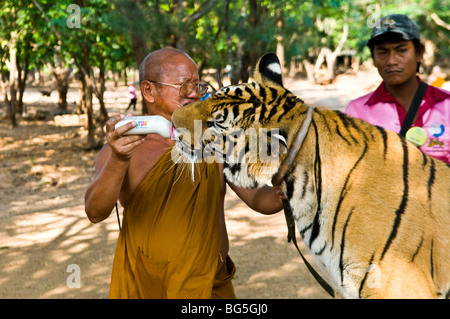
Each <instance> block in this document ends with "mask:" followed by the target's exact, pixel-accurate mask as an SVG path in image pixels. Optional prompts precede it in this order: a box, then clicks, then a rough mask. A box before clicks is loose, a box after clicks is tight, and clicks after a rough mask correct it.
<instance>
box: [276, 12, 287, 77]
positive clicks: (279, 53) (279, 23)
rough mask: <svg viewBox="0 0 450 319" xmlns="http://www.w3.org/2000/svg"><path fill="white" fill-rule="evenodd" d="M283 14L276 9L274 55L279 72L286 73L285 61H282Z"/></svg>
mask: <svg viewBox="0 0 450 319" xmlns="http://www.w3.org/2000/svg"><path fill="white" fill-rule="evenodd" d="M283 24H284V21H283V14H282V12H281V9H280V8H277V29H278V34H277V51H276V54H277V56H278V59H279V60H280V65H281V72H282V73H283V74H285V73H286V67H285V65H286V64H285V60H284V46H283Z"/></svg>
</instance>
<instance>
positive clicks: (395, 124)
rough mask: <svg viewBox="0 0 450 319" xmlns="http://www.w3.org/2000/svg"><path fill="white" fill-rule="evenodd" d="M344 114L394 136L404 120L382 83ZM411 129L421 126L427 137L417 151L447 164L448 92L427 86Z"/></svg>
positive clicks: (449, 133) (449, 157)
mask: <svg viewBox="0 0 450 319" xmlns="http://www.w3.org/2000/svg"><path fill="white" fill-rule="evenodd" d="M419 81H420V79H419ZM345 113H346V114H348V115H350V116H353V117H356V118H359V119H362V120H364V121H366V122H369V123H371V124H373V125H378V126H381V127H383V128H385V129H388V130H391V131H394V132H396V133H399V132H400V128H401V126H402V123H403V120H404V119H405V116H406V113H405V110H404V109H403V108H402V106H401V105H400V103H399V102H398V101H397V99H396V98H395V97H394V96H393V95H391V94H390V93H389V92H387V91H386V89H385V87H384V82H382V83H381V84H380V86H379V87H378V88H377V89H376V90H375V91H373V92H371V93H369V94H366V95H364V96H361V97H360V98H357V99H356V100H353V101H351V102H350V104H349V105H348V106H347V108H346V109H345ZM412 126H420V127H422V128H423V129H424V130H425V132H426V133H427V136H428V139H427V141H426V143H425V144H424V145H423V146H421V147H420V150H421V151H422V152H424V153H425V154H428V155H430V156H433V157H435V158H437V159H439V160H441V161H444V162H446V163H450V92H448V91H445V90H442V89H439V88H437V87H434V86H428V88H427V90H426V92H425V96H424V97H423V100H422V103H421V105H420V107H419V111H418V114H417V119H416V122H415V123H414V124H413V125H412Z"/></svg>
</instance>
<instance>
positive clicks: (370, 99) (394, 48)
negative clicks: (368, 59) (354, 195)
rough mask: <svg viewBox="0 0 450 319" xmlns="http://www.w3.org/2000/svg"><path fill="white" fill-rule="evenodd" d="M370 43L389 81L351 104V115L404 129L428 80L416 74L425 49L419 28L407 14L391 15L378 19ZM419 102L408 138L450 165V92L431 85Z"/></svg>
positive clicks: (371, 49)
mask: <svg viewBox="0 0 450 319" xmlns="http://www.w3.org/2000/svg"><path fill="white" fill-rule="evenodd" d="M367 45H368V47H369V48H370V51H371V54H372V58H373V61H374V65H375V67H376V68H377V69H378V73H379V74H380V76H381V77H382V79H383V82H381V84H380V86H379V87H378V88H377V89H376V90H375V91H374V92H371V93H369V94H367V95H364V96H362V97H360V98H358V99H356V100H353V101H352V102H350V104H349V105H348V106H347V108H346V109H345V113H346V114H348V115H351V116H353V117H357V118H360V119H362V120H365V121H367V122H369V123H371V124H374V125H378V126H381V127H383V128H385V129H388V130H391V131H394V132H396V133H400V130H401V128H402V125H403V124H404V120H405V118H406V115H407V114H408V111H409V110H410V108H411V106H412V103H413V99H414V96H415V94H416V92H417V91H418V88H419V85H420V84H421V82H422V81H421V79H420V78H419V77H418V76H417V75H416V73H417V71H418V69H419V66H420V62H421V61H422V58H423V53H424V46H423V44H422V43H421V42H420V32H419V28H418V26H417V24H416V23H415V22H413V21H412V20H410V19H409V18H408V17H407V16H405V15H400V14H391V15H388V16H386V17H383V18H381V19H380V21H378V23H377V24H376V26H375V27H374V28H373V30H372V35H371V37H370V40H369V42H368V43H367ZM424 89H425V88H424ZM418 101H420V96H419V100H418ZM419 103H420V104H418V110H417V111H415V110H414V108H412V109H413V110H412V111H411V112H410V113H411V114H410V115H409V116H412V119H415V120H413V121H412V125H411V131H410V132H408V133H406V138H407V139H408V140H410V141H413V142H414V143H415V144H416V145H417V146H419V147H420V150H421V151H422V152H424V153H425V154H428V155H430V156H433V157H435V158H437V159H439V160H442V161H444V162H446V163H450V92H447V91H445V90H442V89H439V88H436V87H434V86H428V87H426V91H425V93H424V95H423V98H422V100H421V102H419ZM407 129H410V128H409V127H406V128H404V129H403V130H407ZM403 130H402V132H403ZM415 137H417V138H415ZM417 140H422V141H421V142H420V141H419V142H417ZM421 144H422V145H421Z"/></svg>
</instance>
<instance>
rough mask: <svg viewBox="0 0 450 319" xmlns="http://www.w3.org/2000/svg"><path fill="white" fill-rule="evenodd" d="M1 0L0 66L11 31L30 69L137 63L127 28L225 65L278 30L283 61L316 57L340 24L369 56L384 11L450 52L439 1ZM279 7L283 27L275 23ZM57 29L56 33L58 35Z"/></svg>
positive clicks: (444, 7) (447, 16) (446, 9)
mask: <svg viewBox="0 0 450 319" xmlns="http://www.w3.org/2000/svg"><path fill="white" fill-rule="evenodd" d="M36 1H37V2H38V3H39V5H40V6H41V7H42V10H43V11H44V12H45V14H46V17H47V19H48V20H49V21H46V19H45V18H44V15H43V14H42V12H41V11H40V10H38V8H36V6H35V5H34V3H33V1H26V0H3V1H2V2H0V56H1V57H2V58H1V59H2V60H1V63H0V71H3V70H7V66H6V64H5V60H6V57H7V50H8V43H9V40H10V38H11V34H12V32H18V33H19V40H18V41H17V43H16V46H17V48H18V49H19V50H18V52H19V54H20V55H25V54H31V60H30V66H29V68H41V67H42V66H43V65H44V64H45V63H46V62H50V63H52V64H53V63H55V59H62V60H64V61H65V62H66V63H73V58H76V59H78V60H82V59H83V58H86V51H83V48H86V47H87V48H88V54H89V57H88V58H89V64H90V66H91V67H94V66H100V65H104V67H105V68H106V69H107V70H111V71H113V72H121V71H122V70H123V69H124V68H125V67H129V66H134V67H137V64H136V62H135V60H134V57H133V50H132V46H131V39H130V35H131V34H133V32H134V33H137V34H139V35H142V36H144V38H145V41H146V45H147V48H148V50H149V51H151V50H154V49H158V48H161V47H164V46H176V47H179V48H181V49H184V50H186V51H187V52H189V53H190V54H191V55H192V56H193V58H194V59H195V60H196V61H197V62H199V63H201V64H202V67H204V68H224V67H225V66H226V65H227V64H230V63H235V62H236V58H237V52H238V51H239V50H242V56H243V57H244V58H245V57H247V56H250V57H252V56H253V55H259V54H262V53H264V52H267V51H275V50H276V46H277V36H280V35H281V36H282V44H283V46H284V49H285V60H286V62H287V63H289V61H291V60H299V61H300V60H304V59H314V57H315V56H317V55H318V53H319V52H320V49H321V48H322V47H329V48H330V49H331V50H334V49H335V48H336V46H337V44H338V43H339V41H340V39H341V37H342V32H343V29H344V26H345V25H348V26H349V35H348V38H347V41H346V43H345V45H344V48H343V49H350V50H354V51H355V52H357V54H358V55H359V56H361V57H362V59H363V60H364V59H367V58H369V52H368V50H367V49H366V48H365V44H366V41H367V40H368V38H369V36H370V32H371V26H370V23H373V21H374V20H375V18H377V17H380V16H383V15H385V14H389V13H394V12H395V13H405V14H407V15H409V16H410V17H411V18H412V19H414V20H415V21H416V22H417V23H418V24H419V26H420V29H421V31H422V35H423V37H424V38H427V39H431V40H433V41H434V42H435V44H436V46H437V50H436V53H437V55H439V56H440V57H441V58H443V59H448V56H449V53H450V49H449V45H448V44H449V38H450V31H449V30H448V29H446V28H444V27H442V26H439V25H438V24H436V22H435V21H434V20H433V18H432V14H433V13H436V14H438V16H439V18H440V19H441V20H443V21H446V23H447V24H448V23H449V21H450V2H449V1H442V0H399V1H381V2H380V1H376V0H353V1H344V0H305V1H297V0H262V1H256V0H236V1H231V0H196V1H195V0H185V1H174V0H114V1H108V0H90V1H88V0H84V1H83V0H60V1H52V0H36ZM71 4H75V5H78V7H79V9H80V11H79V18H80V27H79V28H78V27H69V22H72V23H73V22H74V19H76V17H75V16H73V15H72V16H71V14H72V12H71V11H70V10H68V8H69V5H71ZM277 9H278V10H279V14H280V15H281V17H282V19H283V27H282V29H280V28H279V27H278V26H277ZM56 34H58V35H59V36H57V35H56Z"/></svg>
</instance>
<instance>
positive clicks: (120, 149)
mask: <svg viewBox="0 0 450 319" xmlns="http://www.w3.org/2000/svg"><path fill="white" fill-rule="evenodd" d="M124 118H125V116H124V115H120V116H113V117H111V118H110V119H109V120H108V121H107V122H106V138H107V141H108V143H107V144H106V145H105V146H104V147H103V148H102V150H101V151H100V153H99V155H98V158H97V162H96V164H95V173H96V175H95V178H94V180H93V181H92V183H91V184H90V185H89V186H88V188H87V190H86V193H85V196H84V209H85V211H86V215H87V216H88V218H89V220H90V221H91V222H93V223H98V222H101V221H102V220H104V219H106V218H107V217H108V216H109V215H110V214H111V211H112V210H113V208H114V206H115V204H116V203H117V201H118V199H119V195H120V192H121V190H122V185H123V181H124V179H125V176H126V174H127V171H128V167H129V164H130V159H131V156H132V153H133V151H134V150H135V149H136V148H137V147H138V146H139V145H141V144H142V142H143V139H142V137H141V136H137V135H130V136H122V135H123V134H124V133H125V132H126V131H128V130H130V129H131V128H133V127H135V126H136V123H135V122H130V123H127V124H125V125H123V126H121V127H119V128H118V129H117V130H116V129H115V128H114V126H115V124H116V123H117V122H119V121H120V120H122V119H124Z"/></svg>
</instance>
